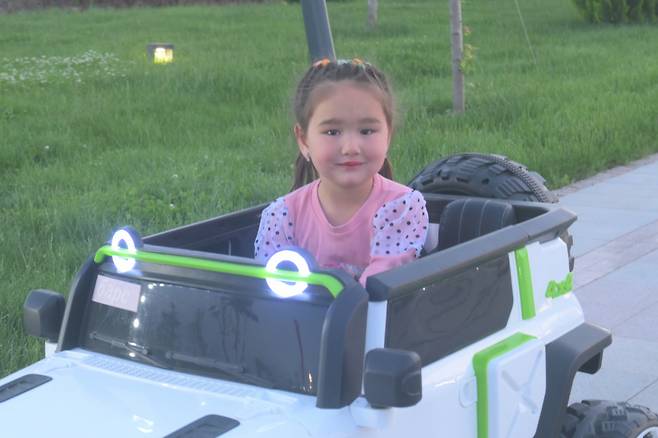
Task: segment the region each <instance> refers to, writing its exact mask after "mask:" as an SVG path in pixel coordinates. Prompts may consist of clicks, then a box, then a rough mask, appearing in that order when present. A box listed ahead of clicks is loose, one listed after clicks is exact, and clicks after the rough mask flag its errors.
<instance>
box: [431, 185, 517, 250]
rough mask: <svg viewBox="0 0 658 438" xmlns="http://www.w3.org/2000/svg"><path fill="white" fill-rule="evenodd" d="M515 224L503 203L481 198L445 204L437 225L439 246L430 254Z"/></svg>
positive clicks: (510, 210)
mask: <svg viewBox="0 0 658 438" xmlns="http://www.w3.org/2000/svg"><path fill="white" fill-rule="evenodd" d="M515 223H516V214H515V213H514V208H513V207H512V206H511V205H510V204H508V203H506V202H503V201H498V200H494V199H484V198H468V199H459V200H456V201H452V202H451V203H449V204H448V205H447V206H446V208H445V209H444V210H443V212H442V213H441V219H440V221H439V243H438V246H437V247H436V248H435V249H434V251H432V252H435V251H440V250H442V249H446V248H450V247H451V246H454V245H457V244H458V243H462V242H466V241H468V240H471V239H475V238H476V237H479V236H482V235H484V234H487V233H491V232H492V231H496V230H499V229H501V228H504V227H506V226H508V225H513V224H515Z"/></svg>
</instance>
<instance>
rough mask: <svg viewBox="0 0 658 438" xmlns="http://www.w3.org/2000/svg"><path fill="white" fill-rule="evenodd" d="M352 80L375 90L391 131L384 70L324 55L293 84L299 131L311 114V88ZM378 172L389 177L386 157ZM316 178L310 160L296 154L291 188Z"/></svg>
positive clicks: (392, 106)
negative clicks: (336, 59) (296, 83)
mask: <svg viewBox="0 0 658 438" xmlns="http://www.w3.org/2000/svg"><path fill="white" fill-rule="evenodd" d="M347 80H349V81H352V82H355V83H357V84H363V85H364V86H369V87H372V89H373V90H375V91H377V94H378V97H379V101H380V102H381V105H382V109H383V111H384V116H385V117H386V123H387V124H388V128H389V130H390V131H391V133H392V132H393V128H394V125H393V122H394V113H395V103H394V99H393V93H392V91H391V87H390V85H389V83H388V81H387V80H386V77H385V76H384V74H383V73H382V72H381V71H379V70H378V69H377V68H376V67H375V66H373V65H372V64H370V63H367V62H364V61H362V60H360V59H358V58H354V59H352V60H338V61H330V60H329V59H327V58H325V59H322V60H320V61H318V62H316V63H314V64H313V65H312V66H311V67H310V68H309V69H308V70H307V71H306V73H305V74H304V76H303V77H302V79H301V80H300V81H299V85H297V91H296V93H295V100H294V102H293V110H294V113H295V120H296V121H297V123H298V124H299V126H300V127H301V129H302V131H304V132H306V130H307V129H308V123H309V121H310V119H311V116H312V115H313V109H314V108H315V105H316V102H313V100H314V99H312V97H313V96H312V95H313V91H314V90H316V89H317V88H318V86H320V85H323V84H326V83H336V82H340V81H347ZM379 174H380V175H382V176H384V177H385V178H388V179H393V168H392V167H391V163H390V161H389V160H388V158H386V159H385V160H384V164H383V166H382V168H381V169H380V170H379ZM317 178H318V173H317V171H316V170H315V167H314V166H313V163H311V162H310V161H306V158H304V156H303V155H302V154H301V152H300V153H299V154H298V155H297V160H296V161H295V180H294V182H293V186H292V190H295V189H298V188H300V187H302V186H303V185H305V184H308V183H310V182H311V181H313V180H315V179H317Z"/></svg>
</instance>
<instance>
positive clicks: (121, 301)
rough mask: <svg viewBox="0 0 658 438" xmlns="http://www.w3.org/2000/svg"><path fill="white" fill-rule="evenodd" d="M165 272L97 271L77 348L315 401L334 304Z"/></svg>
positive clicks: (321, 292)
mask: <svg viewBox="0 0 658 438" xmlns="http://www.w3.org/2000/svg"><path fill="white" fill-rule="evenodd" d="M108 271H109V270H108ZM171 271H172V270H169V271H168V272H167V275H164V274H163V273H157V272H146V271H145V270H144V269H142V270H141V271H137V270H134V271H132V272H131V273H127V274H117V273H116V272H100V273H99V275H98V276H97V278H96V284H95V287H94V290H93V293H92V294H91V296H90V300H89V302H88V305H87V309H86V312H85V318H84V324H83V330H82V332H81V339H80V344H81V345H82V346H83V347H84V348H86V349H88V350H92V351H96V352H100V353H104V354H109V355H113V356H118V357H122V358H126V359H130V360H133V361H137V362H141V363H144V364H149V365H153V366H158V367H162V368H169V369H174V370H179V371H184V372H189V373H194V374H199V375H205V376H211V377H216V378H221V379H227V380H234V381H239V382H243V383H248V384H254V385H259V386H264V387H271V388H277V389H284V390H287V391H294V392H299V393H303V394H313V395H315V394H316V390H317V388H316V382H317V374H318V360H319V351H320V340H321V333H322V325H323V322H324V317H325V314H326V312H327V309H328V308H329V306H330V305H331V303H332V302H333V298H332V296H331V295H330V294H329V293H328V292H327V291H326V290H325V289H324V288H323V287H321V286H309V289H308V290H307V291H306V292H304V293H303V294H300V295H297V296H294V297H291V298H280V297H278V296H276V295H275V294H273V293H272V292H271V291H270V290H269V288H268V287H267V284H266V282H265V281H264V280H259V279H253V278H235V277H233V278H230V279H229V280H228V281H227V278H228V277H230V276H226V275H220V274H213V273H202V274H200V273H199V272H198V271H197V272H194V271H191V272H192V273H194V275H191V274H190V270H185V269H177V270H176V269H174V270H173V271H177V273H175V275H172V272H171ZM213 276H214V277H215V278H213ZM200 277H203V278H200Z"/></svg>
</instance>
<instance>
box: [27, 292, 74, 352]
mask: <svg viewBox="0 0 658 438" xmlns="http://www.w3.org/2000/svg"><path fill="white" fill-rule="evenodd" d="M64 307H65V300H64V297H63V296H62V294H60V293H57V292H53V291H50V290H45V289H36V290H33V291H31V292H30V293H29V295H28V296H27V298H26V299H25V303H24V304H23V328H24V329H25V332H26V333H27V334H28V335H31V336H36V337H38V338H46V339H47V340H48V341H49V342H57V338H58V337H59V329H60V328H61V326H62V319H63V317H64Z"/></svg>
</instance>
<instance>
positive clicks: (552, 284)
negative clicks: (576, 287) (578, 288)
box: [546, 272, 573, 298]
mask: <svg viewBox="0 0 658 438" xmlns="http://www.w3.org/2000/svg"><path fill="white" fill-rule="evenodd" d="M572 290H573V272H569V273H568V274H567V278H565V279H564V280H562V281H555V280H551V281H549V282H548V287H547V288H546V297H547V298H557V297H561V296H562V295H565V294H568V293H569V292H571V291H572Z"/></svg>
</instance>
